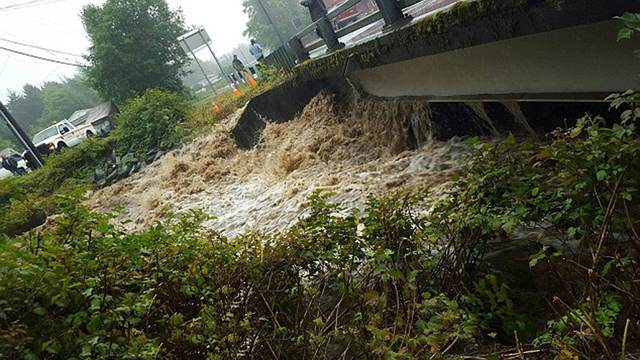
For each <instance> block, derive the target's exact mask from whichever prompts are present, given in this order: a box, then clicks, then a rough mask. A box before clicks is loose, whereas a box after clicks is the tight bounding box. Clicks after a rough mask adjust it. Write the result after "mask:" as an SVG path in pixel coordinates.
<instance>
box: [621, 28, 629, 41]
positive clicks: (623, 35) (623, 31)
mask: <svg viewBox="0 0 640 360" xmlns="http://www.w3.org/2000/svg"><path fill="white" fill-rule="evenodd" d="M631 35H633V30H631V29H628V28H622V29H620V31H618V41H620V40H623V39H629V38H631Z"/></svg>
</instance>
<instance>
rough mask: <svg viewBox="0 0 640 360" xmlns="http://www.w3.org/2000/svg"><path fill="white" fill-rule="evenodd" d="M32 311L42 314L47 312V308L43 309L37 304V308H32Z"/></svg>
mask: <svg viewBox="0 0 640 360" xmlns="http://www.w3.org/2000/svg"><path fill="white" fill-rule="evenodd" d="M33 313H34V314H36V315H44V314H46V313H47V310H45V308H43V307H42V306H38V307H37V308H35V309H33Z"/></svg>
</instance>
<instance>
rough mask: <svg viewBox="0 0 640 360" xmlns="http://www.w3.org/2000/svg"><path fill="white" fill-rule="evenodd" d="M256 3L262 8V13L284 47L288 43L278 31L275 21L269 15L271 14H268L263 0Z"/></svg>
mask: <svg viewBox="0 0 640 360" xmlns="http://www.w3.org/2000/svg"><path fill="white" fill-rule="evenodd" d="M256 1H257V2H258V6H260V8H261V9H262V12H263V13H264V16H266V17H267V21H268V22H269V24H270V25H271V27H272V28H273V31H274V32H275V33H276V36H277V37H278V40H279V41H280V46H283V45H284V44H285V43H286V42H285V41H284V38H283V37H282V35H281V34H280V32H279V31H278V28H276V25H275V24H274V23H273V20H272V19H271V15H269V12H267V9H266V8H265V7H264V4H263V3H262V0H256ZM278 1H282V0H278Z"/></svg>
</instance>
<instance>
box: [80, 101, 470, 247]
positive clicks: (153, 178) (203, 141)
mask: <svg viewBox="0 0 640 360" xmlns="http://www.w3.org/2000/svg"><path fill="white" fill-rule="evenodd" d="M239 114H240V113H237V114H236V115H234V116H233V117H231V118H230V119H228V120H227V121H226V122H224V123H222V124H219V125H218V126H216V127H215V128H214V129H213V130H212V133H211V134H210V135H208V136H205V137H202V138H199V139H197V140H195V141H194V142H193V143H191V144H189V145H187V146H185V147H183V148H181V149H178V150H175V151H172V152H170V153H168V154H166V155H165V156H163V157H162V158H161V159H160V160H158V161H157V162H156V163H154V164H152V165H151V166H149V167H147V168H146V169H145V170H144V171H142V172H141V173H139V174H136V175H135V176H133V177H131V178H128V179H125V180H123V181H121V182H119V183H117V184H115V185H113V186H111V187H108V188H105V189H102V190H99V191H97V192H96V193H95V194H93V196H92V197H91V199H90V200H89V204H90V206H91V207H92V208H93V209H94V210H97V211H102V212H108V211H113V210H114V209H116V207H118V206H123V207H124V208H125V212H124V213H123V214H122V215H121V217H122V218H123V219H130V220H132V222H131V223H129V224H128V225H127V226H128V229H129V230H132V231H135V230H139V229H142V228H144V227H147V226H149V225H151V224H153V223H154V222H156V221H158V220H160V219H162V218H163V217H164V216H165V215H166V209H168V210H169V211H172V212H182V211H188V210H190V209H201V210H203V211H205V212H206V213H208V214H210V215H212V216H215V217H216V219H215V220H212V221H209V222H208V223H207V225H208V226H210V227H212V228H214V229H216V230H219V231H222V232H224V233H226V234H228V235H233V234H237V233H241V232H243V231H245V229H251V230H259V231H263V232H273V231H278V230H282V229H284V228H286V227H288V226H290V225H292V224H294V223H295V222H296V221H297V219H298V217H299V216H300V215H302V213H303V212H304V206H305V204H306V199H307V197H308V196H309V195H310V194H311V193H313V191H315V190H316V189H323V190H327V191H333V192H335V193H336V195H335V197H334V200H335V201H337V202H340V203H342V204H343V205H345V206H346V207H363V205H364V203H366V200H367V197H369V196H380V195H384V194H387V193H389V192H393V191H396V190H398V189H400V188H402V187H408V186H415V187H424V186H430V187H434V188H439V187H441V186H442V185H443V184H444V183H446V182H447V181H448V180H449V178H450V176H451V174H452V172H453V171H454V169H455V168H456V167H457V163H456V159H457V158H458V157H459V155H460V154H461V153H463V152H464V149H465V145H464V143H463V142H462V141H461V140H459V139H453V140H450V141H448V142H445V143H435V142H429V143H427V144H425V145H423V146H422V147H421V148H420V149H419V150H415V151H401V150H402V149H401V148H400V147H399V145H398V141H397V139H399V138H402V136H400V135H399V134H396V133H394V132H400V131H403V130H402V124H400V125H390V126H387V127H386V128H385V129H381V128H382V127H384V126H381V125H380V124H379V123H377V124H376V123H372V122H376V121H379V119H378V120H366V119H363V117H362V116H361V114H360V115H353V114H352V113H350V112H348V111H345V110H344V109H341V108H340V107H339V106H338V105H337V102H336V101H335V98H334V95H332V94H327V93H322V94H320V95H318V96H317V97H316V98H314V99H313V100H312V101H311V102H310V103H309V105H307V107H306V108H305V109H304V111H303V112H302V114H301V115H300V116H299V117H297V118H296V119H294V120H293V121H291V122H288V123H284V124H269V125H267V127H266V129H265V131H264V135H263V139H262V141H261V142H260V144H259V145H258V146H257V147H256V149H253V150H250V151H242V150H239V149H238V148H237V147H236V145H235V143H234V141H233V139H232V137H231V129H232V128H233V126H234V125H235V122H236V120H237V118H238V116H239ZM375 118H376V117H375V116H374V117H369V119H375ZM388 123H389V124H393V121H389V122H388ZM372 129H380V130H381V131H375V132H374V131H372Z"/></svg>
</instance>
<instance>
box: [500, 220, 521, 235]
mask: <svg viewBox="0 0 640 360" xmlns="http://www.w3.org/2000/svg"><path fill="white" fill-rule="evenodd" d="M516 226H518V223H517V222H516V221H515V220H513V219H510V220H509V221H507V222H506V223H505V224H504V225H502V228H503V229H504V231H506V232H508V233H511V232H513V230H515V229H516Z"/></svg>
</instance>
